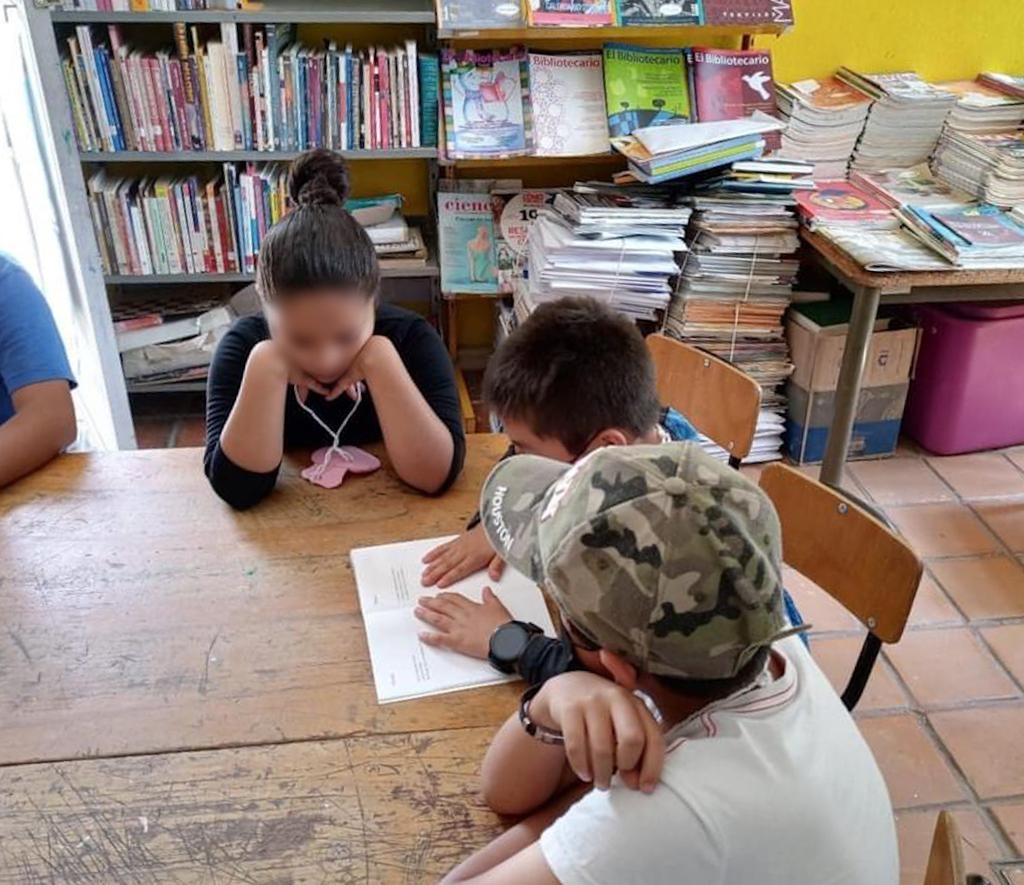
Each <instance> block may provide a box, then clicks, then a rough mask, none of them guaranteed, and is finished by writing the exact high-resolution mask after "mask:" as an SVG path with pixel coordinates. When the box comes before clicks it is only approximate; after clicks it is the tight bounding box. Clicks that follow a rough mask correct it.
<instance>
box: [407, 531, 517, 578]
mask: <svg viewBox="0 0 1024 885" xmlns="http://www.w3.org/2000/svg"><path fill="white" fill-rule="evenodd" d="M423 562H424V564H425V565H426V568H424V569H423V577H422V578H421V579H420V580H421V582H422V583H423V586H424V587H433V586H434V585H435V584H436V585H437V586H438V587H450V586H451V585H452V584H454V583H456V582H457V581H461V580H462V579H463V578H468V577H469V576H470V575H472V574H474V573H475V572H478V571H480V570H481V569H484V568H486V569H487V576H488V577H489V578H490V579H491V580H492V581H497V580H500V579H501V575H502V572H504V571H505V561H504V560H503V559H502V558H501V557H500V556H498V555H497V554H495V552H494V550H493V549H492V548H491V545H490V542H489V541H488V540H487V533H486V532H484V527H483V526H482V525H477V526H474V527H473V528H471V529H470V530H469V531H468V532H463V533H462V534H461V535H459V536H458V537H457V538H455V540H453V541H448V542H447V543H446V544H442V545H441V546H440V547H435V548H434V549H433V550H431V551H430V552H429V553H428V554H427V555H426V556H424V557H423Z"/></svg>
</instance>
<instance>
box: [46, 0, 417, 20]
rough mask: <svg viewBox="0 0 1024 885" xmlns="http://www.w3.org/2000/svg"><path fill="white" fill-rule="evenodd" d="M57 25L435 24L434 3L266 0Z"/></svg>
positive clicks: (80, 15)
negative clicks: (242, 6) (244, 5)
mask: <svg viewBox="0 0 1024 885" xmlns="http://www.w3.org/2000/svg"><path fill="white" fill-rule="evenodd" d="M50 16H51V18H52V20H53V21H55V22H74V23H77V24H88V23H90V22H96V23H106V22H124V23H132V24H148V23H154V22H252V23H255V24H262V23H268V24H269V23H273V24H286V23H295V24H303V23H309V24H332V23H336V22H340V23H346V24H368V25H406V24H433V23H434V20H435V19H434V6H433V3H432V2H431V0H387V2H386V3H381V2H379V0H297V2H292V0H264V2H262V3H259V4H251V5H250V7H249V8H247V9H192V10H175V11H173V12H88V11H86V10H82V9H63V10H59V9H58V10H54V11H53V12H52V13H50Z"/></svg>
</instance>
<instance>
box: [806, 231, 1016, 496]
mask: <svg viewBox="0 0 1024 885" xmlns="http://www.w3.org/2000/svg"><path fill="white" fill-rule="evenodd" d="M800 236H801V238H802V239H803V241H804V243H805V244H806V245H807V246H808V247H810V249H811V250H813V252H814V254H815V255H816V257H817V258H818V260H819V261H820V262H821V264H822V265H823V266H824V267H825V269H826V270H828V271H829V273H830V274H832V276H834V277H835V278H836V279H837V280H838V281H839V282H840V283H842V284H843V285H844V286H845V287H846V288H847V289H848V290H849V291H850V292H852V293H853V296H854V298H853V313H852V315H851V316H850V329H849V332H848V334H847V342H846V349H845V350H844V352H843V363H842V366H841V368H840V372H839V382H838V385H837V387H836V398H835V414H834V416H833V418H832V424H831V426H830V427H829V434H828V443H827V446H826V448H825V457H824V459H823V461H822V465H821V481H822V482H824V483H828V484H830V485H840V484H841V483H842V478H843V466H844V464H845V463H846V456H847V453H848V449H849V445H850V437H851V435H852V433H853V423H854V418H855V416H856V412H857V402H858V398H859V396H860V389H861V379H862V377H863V374H864V368H865V361H866V359H867V354H868V346H869V341H870V337H871V330H872V329H873V328H874V325H875V318H876V317H877V314H878V307H879V305H880V304H934V303H941V302H952V301H1016V300H1021V301H1024V267H1021V268H1007V269H1000V270H957V269H952V268H951V269H950V270H943V271H897V272H884V273H883V272H875V271H868V270H865V269H864V268H863V267H862V266H861V265H860V264H859V263H858V262H857V261H856V260H855V259H854V258H853V257H851V256H850V255H848V254H847V253H846V252H844V251H843V250H842V249H840V248H839V247H838V246H836V245H835V244H834V243H832V242H831V241H830V240H829V239H827V238H826V237H824V236H822V235H821V234H819V233H814V232H812V231H809V230H807V229H806V228H802V229H801V231H800Z"/></svg>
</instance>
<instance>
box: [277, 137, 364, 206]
mask: <svg viewBox="0 0 1024 885" xmlns="http://www.w3.org/2000/svg"><path fill="white" fill-rule="evenodd" d="M348 190H349V184H348V164H347V163H346V162H345V160H344V159H343V158H342V157H341V156H339V155H338V154H335V153H334V152H332V151H328V150H324V149H323V148H318V149H317V150H313V151H306V153H304V154H302V155H301V156H299V157H296V158H295V160H294V161H292V166H291V170H290V172H289V177H288V193H289V196H290V197H291V198H292V202H293V203H295V205H296V206H344V205H345V200H346V198H347V197H348Z"/></svg>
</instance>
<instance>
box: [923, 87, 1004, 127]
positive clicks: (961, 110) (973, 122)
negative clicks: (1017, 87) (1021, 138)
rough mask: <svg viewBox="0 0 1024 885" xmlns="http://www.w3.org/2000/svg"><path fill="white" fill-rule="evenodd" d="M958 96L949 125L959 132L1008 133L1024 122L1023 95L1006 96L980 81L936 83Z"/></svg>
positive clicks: (948, 120)
mask: <svg viewBox="0 0 1024 885" xmlns="http://www.w3.org/2000/svg"><path fill="white" fill-rule="evenodd" d="M936 85H937V86H938V88H939V89H941V90H943V91H944V92H950V93H952V94H953V95H955V96H956V104H955V105H953V109H952V110H951V111H950V112H949V116H948V117H946V127H947V128H949V129H956V130H958V131H959V132H975V133H982V132H1006V131H1008V130H1012V129H1017V128H1018V127H1019V126H1020V124H1021V122H1024V96H1016V97H1015V96H1013V95H1007V94H1006V93H1005V92H1000V91H999V90H998V89H994V88H992V87H991V86H988V85H987V84H985V83H983V82H981V80H980V79H979V80H953V81H951V82H948V83H938V84H936Z"/></svg>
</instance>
